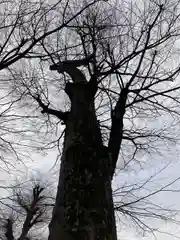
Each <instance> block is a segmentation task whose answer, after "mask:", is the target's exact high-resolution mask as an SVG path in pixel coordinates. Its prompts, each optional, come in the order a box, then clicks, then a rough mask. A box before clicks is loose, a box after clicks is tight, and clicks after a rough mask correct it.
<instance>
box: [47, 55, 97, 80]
mask: <svg viewBox="0 0 180 240" xmlns="http://www.w3.org/2000/svg"><path fill="white" fill-rule="evenodd" d="M92 58H93V56H92V55H90V56H88V57H86V58H84V59H80V60H66V61H63V62H59V63H57V64H53V65H51V66H50V70H52V71H53V70H56V71H58V73H64V72H66V73H67V74H69V75H70V77H71V78H72V80H73V82H87V80H86V78H85V76H84V74H83V73H82V71H81V70H79V69H78V67H80V66H86V65H88V64H89V63H90V62H91V60H92Z"/></svg>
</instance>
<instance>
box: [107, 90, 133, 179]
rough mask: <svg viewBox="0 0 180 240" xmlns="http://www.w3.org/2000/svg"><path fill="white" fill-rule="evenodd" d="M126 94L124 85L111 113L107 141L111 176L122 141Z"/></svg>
mask: <svg viewBox="0 0 180 240" xmlns="http://www.w3.org/2000/svg"><path fill="white" fill-rule="evenodd" d="M127 96H128V88H127V87H125V88H123V89H122V90H121V93H120V96H119V99H118V101H117V103H116V106H115V108H114V109H113V110H112V115H111V121H112V124H111V130H110V139H109V143H108V149H109V153H110V155H111V167H112V173H111V178H112V177H113V175H114V172H115V169H116V163H117V160H118V155H119V150H120V146H121V142H122V136H123V117H124V114H125V108H126V100H127Z"/></svg>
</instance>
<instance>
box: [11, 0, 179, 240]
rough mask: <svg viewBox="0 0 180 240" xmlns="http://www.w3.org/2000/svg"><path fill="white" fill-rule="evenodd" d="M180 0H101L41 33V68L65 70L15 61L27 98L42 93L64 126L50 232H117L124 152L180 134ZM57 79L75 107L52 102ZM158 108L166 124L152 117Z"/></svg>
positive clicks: (129, 158) (144, 151) (80, 235)
mask: <svg viewBox="0 0 180 240" xmlns="http://www.w3.org/2000/svg"><path fill="white" fill-rule="evenodd" d="M179 4H180V2H179V1H171V2H170V3H169V1H166V0H164V1H146V2H145V1H139V2H138V3H137V2H136V3H132V2H129V3H127V2H124V1H121V2H120V3H119V4H118V3H116V4H115V5H113V3H111V2H109V3H108V2H107V3H98V4H96V8H90V9H88V11H85V12H83V13H82V14H81V15H80V16H79V17H78V18H76V19H74V20H73V21H71V25H68V27H67V28H66V30H65V31H64V32H63V36H59V35H57V36H56V38H52V39H51V38H46V39H45V40H44V41H43V42H41V47H42V48H43V49H44V51H45V52H46V56H45V57H44V56H40V62H39V68H38V64H37V63H36V66H35V69H36V71H37V72H38V71H39V69H41V70H42V69H43V68H47V66H48V65H49V64H50V70H52V71H57V72H58V73H59V74H61V76H62V78H60V77H58V78H57V77H56V78H53V77H54V76H52V78H51V79H50V81H48V79H47V76H48V77H49V73H48V72H46V71H43V70H42V71H41V72H39V73H38V75H34V76H30V77H29V76H28V74H27V73H25V72H23V71H22V70H24V69H21V68H20V67H17V66H16V69H12V68H11V69H10V72H11V74H12V76H13V79H14V82H13V83H14V85H13V87H14V88H15V89H16V92H17V93H19V94H20V95H21V96H22V92H24V93H25V94H24V95H23V100H24V101H26V100H27V102H28V101H29V99H30V98H31V99H33V101H35V102H36V103H37V105H38V106H39V107H40V108H41V110H42V111H41V113H42V114H47V115H48V116H50V115H52V116H54V117H56V118H57V119H58V120H59V121H61V122H62V124H64V126H65V129H64V143H63V152H62V157H61V168H60V176H59V184H58V189H57V196H56V202H55V207H54V210H53V214H52V220H51V223H50V225H49V232H50V234H49V239H50V240H56V239H60V238H63V239H67V240H69V239H113V240H116V239H117V234H116V227H115V216H114V205H113V198H112V186H111V182H112V179H113V176H114V173H115V170H116V166H117V162H118V159H119V158H120V159H122V158H124V159H125V165H128V164H132V163H133V162H139V163H140V162H141V161H140V158H145V157H146V156H147V155H148V154H152V152H153V151H154V152H157V151H159V146H157V143H160V142H162V141H163V144H164V143H167V142H170V141H171V142H172V141H175V140H176V136H175V131H176V130H177V129H176V123H177V122H178V118H179V89H180V85H179V81H178V76H179V72H180V68H179V59H178V50H179V48H178V39H179V34H180V32H179V24H178V23H179V17H180V15H179ZM67 37H68V41H66V38H67ZM60 42H62V45H61V46H60ZM63 55H64V56H63ZM62 56H63V57H64V58H62ZM74 56H75V57H74ZM48 57H49V59H48ZM31 61H32V60H31ZM31 63H32V62H31ZM67 76H70V79H67V78H68V77H67ZM59 78H60V79H59ZM13 83H12V81H11V84H13ZM53 84H54V85H53ZM52 85H53V86H54V87H57V89H56V91H57V92H58V93H59V91H60V90H59V89H60V87H61V86H64V88H63V90H64V92H65V94H66V95H67V96H68V99H69V105H70V107H69V109H68V110H67V111H61V110H59V109H58V108H54V107H53V105H54V104H56V106H58V103H57V99H55V101H54V102H53V100H54V99H53V95H52V96H50V94H51V93H50V91H49V90H52V88H51V87H52ZM58 85H59V86H58ZM19 89H20V90H21V91H19ZM51 92H52V91H51ZM157 118H158V119H159V120H161V122H162V124H161V126H153V124H152V121H154V120H155V119H157ZM142 120H143V121H142ZM166 122H168V124H167V123H166ZM56 123H57V122H56Z"/></svg>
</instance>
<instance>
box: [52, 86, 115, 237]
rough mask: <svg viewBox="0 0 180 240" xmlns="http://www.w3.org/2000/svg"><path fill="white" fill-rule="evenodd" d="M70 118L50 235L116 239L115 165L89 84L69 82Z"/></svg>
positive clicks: (67, 121)
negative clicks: (113, 192) (112, 173)
mask: <svg viewBox="0 0 180 240" xmlns="http://www.w3.org/2000/svg"><path fill="white" fill-rule="evenodd" d="M66 93H67V94H68V95H69V97H70V100H71V111H70V112H69V113H68V116H67V119H66V122H65V124H66V130H65V139H64V146H63V147H64V149H63V155H62V159H61V168H60V169H61V170H60V176H59V184H58V191H57V197H56V203H55V207H54V210H53V215H52V220H51V223H50V225H49V240H71V239H72V240H74V239H77V240H81V239H82V240H96V239H100V240H116V239H117V236H116V226H115V217H114V208H113V199H112V189H111V172H112V170H111V164H110V159H109V154H108V151H107V147H105V146H103V143H102V138H101V132H100V128H99V124H98V121H97V118H96V115H95V108H94V99H93V97H92V93H91V88H90V85H89V83H87V82H86V83H85V82H76V83H68V84H67V86H66Z"/></svg>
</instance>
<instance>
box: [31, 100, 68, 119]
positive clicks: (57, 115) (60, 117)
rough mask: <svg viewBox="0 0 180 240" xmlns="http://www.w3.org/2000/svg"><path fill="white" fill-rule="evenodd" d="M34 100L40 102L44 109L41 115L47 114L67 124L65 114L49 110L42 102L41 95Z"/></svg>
mask: <svg viewBox="0 0 180 240" xmlns="http://www.w3.org/2000/svg"><path fill="white" fill-rule="evenodd" d="M33 98H34V99H35V100H36V101H37V102H38V104H39V106H40V107H41V108H42V111H41V113H47V114H51V115H54V116H56V117H58V118H59V119H60V120H62V121H63V122H65V120H66V116H67V115H66V113H65V112H63V111H60V110H55V109H52V108H49V107H48V105H45V104H44V103H43V101H42V100H41V98H40V96H39V95H37V96H33Z"/></svg>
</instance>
